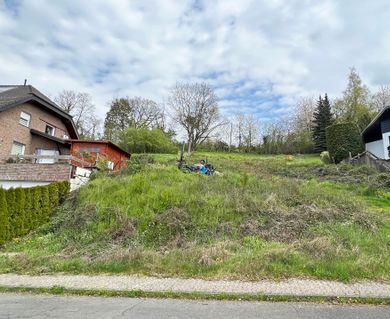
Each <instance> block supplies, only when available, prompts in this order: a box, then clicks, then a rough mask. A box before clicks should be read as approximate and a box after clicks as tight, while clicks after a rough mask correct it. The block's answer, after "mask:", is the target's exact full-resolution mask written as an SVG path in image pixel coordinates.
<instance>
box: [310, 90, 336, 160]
mask: <svg viewBox="0 0 390 319" xmlns="http://www.w3.org/2000/svg"><path fill="white" fill-rule="evenodd" d="M332 123H333V115H332V112H331V107H330V103H329V99H328V95H327V94H326V93H325V97H324V99H322V97H321V95H320V97H319V99H318V102H317V109H316V111H315V112H314V120H313V142H314V150H315V151H316V152H319V153H320V152H322V151H326V149H327V146H326V128H327V127H328V126H329V125H331V124H332Z"/></svg>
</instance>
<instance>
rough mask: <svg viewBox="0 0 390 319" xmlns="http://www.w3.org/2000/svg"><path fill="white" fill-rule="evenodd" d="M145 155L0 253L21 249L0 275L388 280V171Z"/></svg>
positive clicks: (1, 260)
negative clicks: (139, 165)
mask: <svg viewBox="0 0 390 319" xmlns="http://www.w3.org/2000/svg"><path fill="white" fill-rule="evenodd" d="M154 158H155V163H153V164H150V165H147V166H146V167H144V168H143V169H142V170H140V171H139V172H136V173H133V174H123V175H121V176H117V177H104V176H102V177H98V178H96V179H95V180H93V181H91V182H90V183H89V184H88V185H86V186H85V187H82V188H81V189H80V190H79V191H78V193H77V194H76V196H72V198H70V199H69V200H68V201H67V203H66V204H65V205H63V206H62V208H61V209H59V211H58V213H57V215H56V217H55V218H54V219H52V221H51V222H50V223H49V224H48V225H46V226H45V227H43V228H41V229H40V230H39V231H37V232H36V233H35V234H31V235H30V236H29V237H27V238H22V239H20V240H16V241H14V242H12V243H9V244H8V245H7V246H5V247H4V248H3V251H5V252H20V253H19V254H16V255H11V256H2V257H1V256H0V271H2V272H22V273H50V272H59V271H61V272H70V273H99V272H107V273H141V274H147V275H160V276H183V277H202V278H235V279H249V280H256V279H260V278H281V277H292V276H305V277H315V278H328V279H339V280H350V279H355V278H367V279H384V280H388V279H390V278H389V273H390V194H389V187H390V179H389V175H388V174H383V173H377V172H375V171H373V170H371V169H369V168H367V167H364V166H362V167H352V166H349V165H339V166H335V165H327V166H325V165H323V164H321V163H320V162H319V160H318V157H317V156H297V157H294V158H293V159H292V160H291V159H289V158H288V157H286V156H259V155H253V154H248V155H246V154H226V153H225V154H218V153H195V154H194V155H193V157H192V158H191V159H189V161H195V160H199V159H201V158H207V159H208V160H209V161H210V162H212V163H213V164H215V166H217V168H218V170H219V171H220V172H222V175H219V176H212V177H207V176H203V175H197V174H184V173H182V172H180V171H179V170H177V168H176V167H175V166H174V163H175V156H174V155H165V154H158V155H154Z"/></svg>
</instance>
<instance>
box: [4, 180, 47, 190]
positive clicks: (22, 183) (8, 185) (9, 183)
mask: <svg viewBox="0 0 390 319" xmlns="http://www.w3.org/2000/svg"><path fill="white" fill-rule="evenodd" d="M50 183H51V182H35V181H1V180H0V187H1V188H4V189H9V188H12V187H13V188H16V187H24V188H27V187H34V186H42V185H47V184H50Z"/></svg>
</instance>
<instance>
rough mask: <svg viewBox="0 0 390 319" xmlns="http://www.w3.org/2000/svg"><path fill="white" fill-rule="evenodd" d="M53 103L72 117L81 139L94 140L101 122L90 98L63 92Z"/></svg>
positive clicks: (82, 94)
mask: <svg viewBox="0 0 390 319" xmlns="http://www.w3.org/2000/svg"><path fill="white" fill-rule="evenodd" d="M54 101H55V102H56V103H57V104H58V105H59V106H60V107H61V108H62V109H63V110H64V111H65V112H67V113H69V114H70V115H72V117H73V121H74V123H75V125H76V128H77V130H78V132H79V134H80V136H81V137H84V138H92V139H94V138H96V136H97V134H98V131H99V129H100V125H101V120H100V119H99V118H98V117H97V116H96V115H95V112H96V108H95V106H94V105H93V104H92V97H91V96H90V95H89V94H88V93H78V92H75V91H71V90H63V91H62V92H60V93H59V94H58V96H57V97H55V98H54Z"/></svg>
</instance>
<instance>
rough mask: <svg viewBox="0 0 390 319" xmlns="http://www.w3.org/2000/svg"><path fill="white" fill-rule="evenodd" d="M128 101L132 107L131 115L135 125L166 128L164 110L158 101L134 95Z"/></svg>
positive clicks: (131, 120)
mask: <svg viewBox="0 0 390 319" xmlns="http://www.w3.org/2000/svg"><path fill="white" fill-rule="evenodd" d="M128 101H129V105H130V109H131V113H130V114H129V117H130V122H131V124H132V126H133V127H135V128H137V127H142V128H161V129H164V126H165V116H164V111H163V109H162V108H161V107H160V106H159V105H158V104H157V103H156V102H154V101H152V100H149V99H143V98H141V97H134V98H132V99H128Z"/></svg>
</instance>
